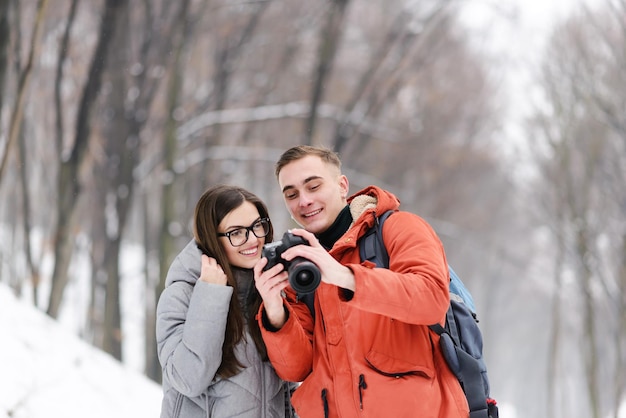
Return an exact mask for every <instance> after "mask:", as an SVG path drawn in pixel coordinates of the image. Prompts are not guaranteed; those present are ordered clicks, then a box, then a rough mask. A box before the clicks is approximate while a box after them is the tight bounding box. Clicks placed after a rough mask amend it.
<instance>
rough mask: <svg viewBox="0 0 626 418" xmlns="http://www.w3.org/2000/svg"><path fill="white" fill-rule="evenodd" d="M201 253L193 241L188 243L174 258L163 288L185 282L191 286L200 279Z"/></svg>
mask: <svg viewBox="0 0 626 418" xmlns="http://www.w3.org/2000/svg"><path fill="white" fill-rule="evenodd" d="M201 256H202V251H200V249H199V248H198V246H197V245H196V241H195V240H193V239H192V240H191V241H189V243H188V244H187V245H186V246H185V248H183V249H182V251H181V252H180V253H179V254H178V255H177V256H176V258H175V259H174V261H173V262H172V265H171V266H170V269H169V271H168V272H167V277H166V278H165V286H166V287H167V286H169V285H171V284H172V283H174V282H180V281H183V282H187V283H189V284H191V285H192V286H193V285H195V284H196V281H198V279H199V278H200V268H201V267H202V261H201Z"/></svg>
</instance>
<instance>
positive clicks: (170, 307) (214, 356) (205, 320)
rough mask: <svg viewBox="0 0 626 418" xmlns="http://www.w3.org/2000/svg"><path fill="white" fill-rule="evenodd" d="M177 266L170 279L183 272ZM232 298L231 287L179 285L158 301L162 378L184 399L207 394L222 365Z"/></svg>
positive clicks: (158, 341)
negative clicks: (205, 391)
mask: <svg viewBox="0 0 626 418" xmlns="http://www.w3.org/2000/svg"><path fill="white" fill-rule="evenodd" d="M177 262H178V261H174V263H173V265H172V268H170V272H169V273H168V275H170V274H175V273H172V272H176V271H179V272H180V270H177V269H176V267H177V266H176V263H177ZM178 267H180V266H178ZM232 294H233V288H232V287H230V286H220V285H214V284H211V283H205V282H201V281H198V282H196V284H195V286H194V285H192V284H190V283H187V282H185V281H178V282H174V283H172V284H171V285H169V286H168V287H166V288H165V290H164V291H163V293H162V294H161V296H160V298H159V303H158V305H157V318H156V339H157V349H158V356H159V361H160V363H161V366H162V368H163V375H164V376H163V377H164V379H167V381H168V382H169V383H170V384H171V386H172V387H174V388H175V389H176V390H177V391H179V392H180V393H182V394H183V395H185V396H189V397H194V396H198V395H200V394H201V393H202V391H204V390H206V388H207V387H209V385H210V384H211V382H212V381H213V379H214V377H215V373H216V372H217V369H218V368H219V366H220V364H221V363H222V345H223V343H224V335H225V332H226V319H227V315H228V309H229V304H230V298H231V297H232Z"/></svg>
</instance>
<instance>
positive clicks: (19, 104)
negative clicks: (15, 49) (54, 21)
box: [0, 0, 48, 182]
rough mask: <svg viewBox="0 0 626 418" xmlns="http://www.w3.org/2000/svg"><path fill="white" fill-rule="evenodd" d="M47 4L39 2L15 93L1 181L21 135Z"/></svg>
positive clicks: (3, 157)
mask: <svg viewBox="0 0 626 418" xmlns="http://www.w3.org/2000/svg"><path fill="white" fill-rule="evenodd" d="M47 5H48V0H39V2H38V4H37V18H36V19H35V24H34V26H33V32H32V34H31V38H30V50H29V53H28V59H27V60H26V65H25V66H24V68H23V69H22V72H21V73H20V74H19V82H18V87H17V92H16V94H15V102H14V103H13V106H12V109H13V110H12V112H11V120H10V122H9V134H8V138H7V141H6V146H5V150H4V153H3V154H2V160H1V161H0V182H1V181H2V179H3V177H4V172H5V171H6V166H7V162H8V159H9V155H10V153H11V147H12V146H13V144H14V143H15V142H16V141H17V139H18V137H19V135H20V127H21V126H22V125H21V124H22V116H23V113H24V101H25V98H26V92H27V89H28V84H29V82H30V79H31V77H32V73H33V66H34V65H35V60H36V58H37V56H38V54H39V44H40V40H39V35H40V32H41V26H42V25H43V21H44V15H45V12H46V7H47ZM0 109H1V108H0Z"/></svg>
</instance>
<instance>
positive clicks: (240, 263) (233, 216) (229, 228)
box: [217, 201, 265, 269]
mask: <svg viewBox="0 0 626 418" xmlns="http://www.w3.org/2000/svg"><path fill="white" fill-rule="evenodd" d="M260 219H261V216H260V215H259V211H258V210H257V208H256V206H254V204H252V203H250V202H248V201H245V202H243V203H242V204H241V206H239V207H237V208H235V209H233V210H232V211H230V212H229V213H228V214H227V215H226V216H224V219H222V222H220V224H219V225H218V226H217V232H220V233H229V232H232V235H231V237H230V239H231V240H232V241H233V242H235V243H238V242H239V240H241V241H243V242H244V243H243V244H242V245H240V246H237V247H235V246H233V245H232V244H231V242H230V240H229V237H226V236H222V237H220V240H221V241H222V245H223V246H224V250H225V251H226V256H227V257H228V261H229V262H230V264H231V265H233V266H235V267H240V268H246V269H251V268H252V267H254V265H255V264H256V262H257V261H258V260H259V258H261V250H262V249H263V244H265V237H262V238H258V237H257V236H256V235H255V234H254V233H253V231H254V232H257V234H258V235H262V232H261V231H259V225H258V222H259V221H260ZM255 224H256V225H257V228H255V229H254V230H253V229H252V228H251V227H252V226H253V225H255ZM240 228H243V229H240ZM246 228H248V229H246ZM237 230H238V231H237ZM233 231H235V232H233ZM246 233H247V235H248V239H245V235H246Z"/></svg>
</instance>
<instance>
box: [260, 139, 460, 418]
mask: <svg viewBox="0 0 626 418" xmlns="http://www.w3.org/2000/svg"><path fill="white" fill-rule="evenodd" d="M276 176H277V179H278V183H279V185H280V188H281V190H282V193H283V197H284V200H285V204H286V206H287V209H288V210H289V213H290V214H291V216H292V218H293V219H294V220H295V221H296V222H297V223H298V224H299V225H301V226H302V227H303V228H304V229H294V230H292V233H293V234H294V235H299V236H302V237H303V238H304V239H306V240H307V241H308V242H309V243H310V246H306V245H297V246H294V247H292V248H289V249H287V250H285V251H284V252H283V254H282V256H283V258H284V259H286V260H292V259H293V258H294V257H304V258H306V259H308V260H310V261H312V262H313V263H315V264H316V265H317V266H318V267H319V269H320V272H321V276H322V283H321V284H320V286H319V287H318V288H317V290H316V291H315V312H314V315H312V314H311V313H310V311H309V309H308V308H307V306H306V304H304V303H302V302H300V301H298V299H297V295H295V294H294V292H293V290H292V289H291V288H290V287H287V283H288V280H287V276H288V275H287V272H286V271H284V268H283V266H282V265H281V264H278V265H276V266H274V267H272V268H270V269H268V270H267V271H262V269H263V267H264V266H265V265H266V260H265V259H261V261H260V262H259V263H258V264H257V265H256V266H255V278H256V286H257V288H258V289H259V292H260V293H261V295H262V296H263V299H264V301H265V302H264V304H263V306H261V309H260V311H259V312H260V315H258V319H259V321H260V325H261V332H262V334H263V338H264V340H265V342H266V346H267V349H268V355H269V357H270V360H271V362H272V364H273V365H274V367H275V369H276V372H277V373H278V375H279V376H280V377H282V378H283V379H285V380H290V381H299V382H302V384H301V385H300V387H299V388H298V389H297V390H296V391H295V393H294V395H293V398H292V402H293V405H294V407H295V409H296V412H297V414H298V415H299V416H300V417H301V418H308V417H311V418H313V417H316V418H317V417H324V418H339V417H341V418H353V417H372V418H387V417H393V418H466V417H468V415H469V412H468V406H467V401H466V399H465V395H464V394H463V391H462V389H461V386H460V385H459V383H458V381H457V379H456V378H455V377H454V375H453V374H452V373H451V372H450V370H449V369H448V367H447V365H446V364H445V360H444V358H443V357H442V354H441V351H440V349H439V342H438V338H439V337H438V336H437V335H436V334H435V333H433V332H432V331H430V330H429V328H428V325H430V324H433V323H437V322H438V323H443V321H444V317H445V313H446V310H447V309H448V305H449V294H448V286H449V281H448V280H449V279H448V277H449V275H448V268H447V262H446V257H445V253H444V249H443V245H442V244H441V242H440V240H439V238H438V237H437V235H436V234H435V232H434V231H433V229H432V228H431V227H430V226H429V225H428V224H427V223H426V222H425V221H424V220H423V219H421V218H420V217H418V216H416V215H414V214H411V213H408V212H402V211H399V212H397V213H395V214H394V215H392V216H391V217H389V219H388V220H387V221H386V222H385V224H384V227H383V238H384V242H385V247H386V248H387V251H388V253H389V269H383V268H375V266H374V265H373V264H372V263H370V262H364V263H361V261H360V256H359V248H358V240H359V238H360V237H361V236H362V235H363V234H364V233H365V232H366V231H367V230H369V228H370V227H372V225H373V224H374V221H375V215H382V214H383V213H384V212H385V211H388V210H397V209H398V208H399V201H398V199H397V198H396V197H395V196H394V195H393V194H391V193H389V192H387V191H385V190H382V189H380V188H378V187H376V186H369V187H367V188H366V189H364V190H362V191H360V192H358V193H356V194H355V195H353V196H351V197H347V196H348V185H349V183H348V179H347V178H346V176H345V175H343V174H342V172H341V162H340V160H339V158H338V156H337V155H336V154H335V153H334V152H332V151H330V150H327V149H325V148H321V147H310V146H298V147H294V148H291V149H289V150H287V151H286V152H285V153H284V154H283V155H282V156H281V158H280V160H279V161H278V162H277V164H276ZM282 294H286V299H287V300H286V301H285V300H284V299H283V297H282V296H281V295H282Z"/></svg>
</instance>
